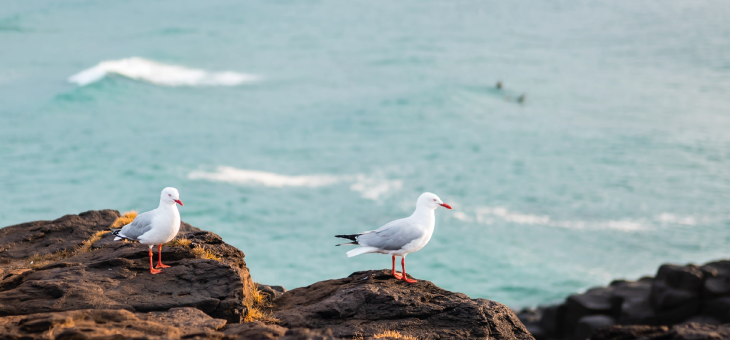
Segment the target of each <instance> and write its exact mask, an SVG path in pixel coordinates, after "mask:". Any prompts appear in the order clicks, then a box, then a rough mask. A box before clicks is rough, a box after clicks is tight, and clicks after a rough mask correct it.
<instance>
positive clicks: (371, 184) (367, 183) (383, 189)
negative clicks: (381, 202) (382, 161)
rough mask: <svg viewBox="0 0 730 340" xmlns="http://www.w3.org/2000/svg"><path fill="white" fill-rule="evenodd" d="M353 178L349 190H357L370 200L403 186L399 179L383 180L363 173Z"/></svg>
mask: <svg viewBox="0 0 730 340" xmlns="http://www.w3.org/2000/svg"><path fill="white" fill-rule="evenodd" d="M355 178H356V180H355V183H352V185H350V190H352V191H357V192H359V193H360V194H361V196H362V197H363V198H367V199H371V200H377V199H378V198H380V196H383V195H384V194H386V193H388V192H390V191H396V190H400V189H401V188H402V187H403V181H401V180H385V179H381V178H372V177H367V176H365V175H357V176H355Z"/></svg>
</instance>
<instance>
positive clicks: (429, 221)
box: [335, 192, 451, 283]
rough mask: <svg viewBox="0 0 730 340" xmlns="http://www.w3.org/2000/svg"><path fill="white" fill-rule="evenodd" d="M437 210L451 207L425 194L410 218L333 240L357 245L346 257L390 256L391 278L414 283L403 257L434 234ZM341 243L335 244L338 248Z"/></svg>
mask: <svg viewBox="0 0 730 340" xmlns="http://www.w3.org/2000/svg"><path fill="white" fill-rule="evenodd" d="M438 207H444V208H446V209H451V206H450V205H448V204H446V203H444V202H443V201H441V199H440V198H439V197H438V196H436V195H435V194H432V193H430V192H425V193H423V194H421V196H419V197H418V201H416V211H414V212H413V215H411V216H409V217H406V218H402V219H400V220H395V221H393V222H390V223H388V224H386V225H384V226H382V227H380V228H378V229H377V230H372V231H366V232H363V233H360V234H352V235H335V237H339V238H344V239H348V240H352V241H353V242H351V243H343V244H355V245H359V246H360V247H359V248H355V249H353V250H350V251H348V252H347V256H348V257H353V256H357V255H360V254H367V253H380V254H388V255H391V256H392V257H393V276H395V278H396V279H399V280H403V281H406V282H408V283H414V282H416V280H413V279H409V278H408V277H407V276H406V255H408V254H410V253H412V252H415V251H418V250H420V249H421V248H423V247H424V246H425V245H426V244H427V243H428V241H430V240H431V235H433V228H434V226H435V225H436V217H435V216H434V211H435V210H436V209H438ZM343 244H338V246H341V245H343ZM396 256H400V257H401V262H400V263H401V266H403V274H398V273H396V271H395V257H396Z"/></svg>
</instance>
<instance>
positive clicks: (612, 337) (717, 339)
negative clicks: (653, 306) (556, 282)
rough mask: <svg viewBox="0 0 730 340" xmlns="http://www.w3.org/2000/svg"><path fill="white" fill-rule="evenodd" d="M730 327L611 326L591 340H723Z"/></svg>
mask: <svg viewBox="0 0 730 340" xmlns="http://www.w3.org/2000/svg"><path fill="white" fill-rule="evenodd" d="M723 339H730V325H721V326H717V325H703V324H697V323H690V324H686V325H677V326H672V327H669V326H611V327H605V328H601V329H599V330H597V331H596V332H595V333H594V334H593V336H591V338H590V340H723Z"/></svg>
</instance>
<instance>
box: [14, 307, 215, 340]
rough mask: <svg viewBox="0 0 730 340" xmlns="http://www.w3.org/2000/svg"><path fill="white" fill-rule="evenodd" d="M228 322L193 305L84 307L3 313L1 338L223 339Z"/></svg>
mask: <svg viewBox="0 0 730 340" xmlns="http://www.w3.org/2000/svg"><path fill="white" fill-rule="evenodd" d="M225 324H226V321H225V320H220V319H214V318H211V317H210V316H208V315H206V314H205V313H203V312H201V311H200V310H198V309H195V308H190V307H187V308H172V309H170V310H167V311H164V312H149V313H132V312H130V311H127V310H121V309H116V310H115V309H82V310H74V311H66V312H55V313H36V314H29V315H18V316H6V317H2V318H0V339H90V338H105V339H129V338H145V339H182V338H195V337H202V338H216V335H217V338H219V339H220V338H222V337H223V335H224V334H223V333H221V332H218V331H219V330H221V329H222V328H223V327H224V326H225Z"/></svg>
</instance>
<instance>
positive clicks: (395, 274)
mask: <svg viewBox="0 0 730 340" xmlns="http://www.w3.org/2000/svg"><path fill="white" fill-rule="evenodd" d="M393 276H395V278H396V279H398V280H400V279H401V278H403V275H401V274H398V273H396V272H395V255H393Z"/></svg>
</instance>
